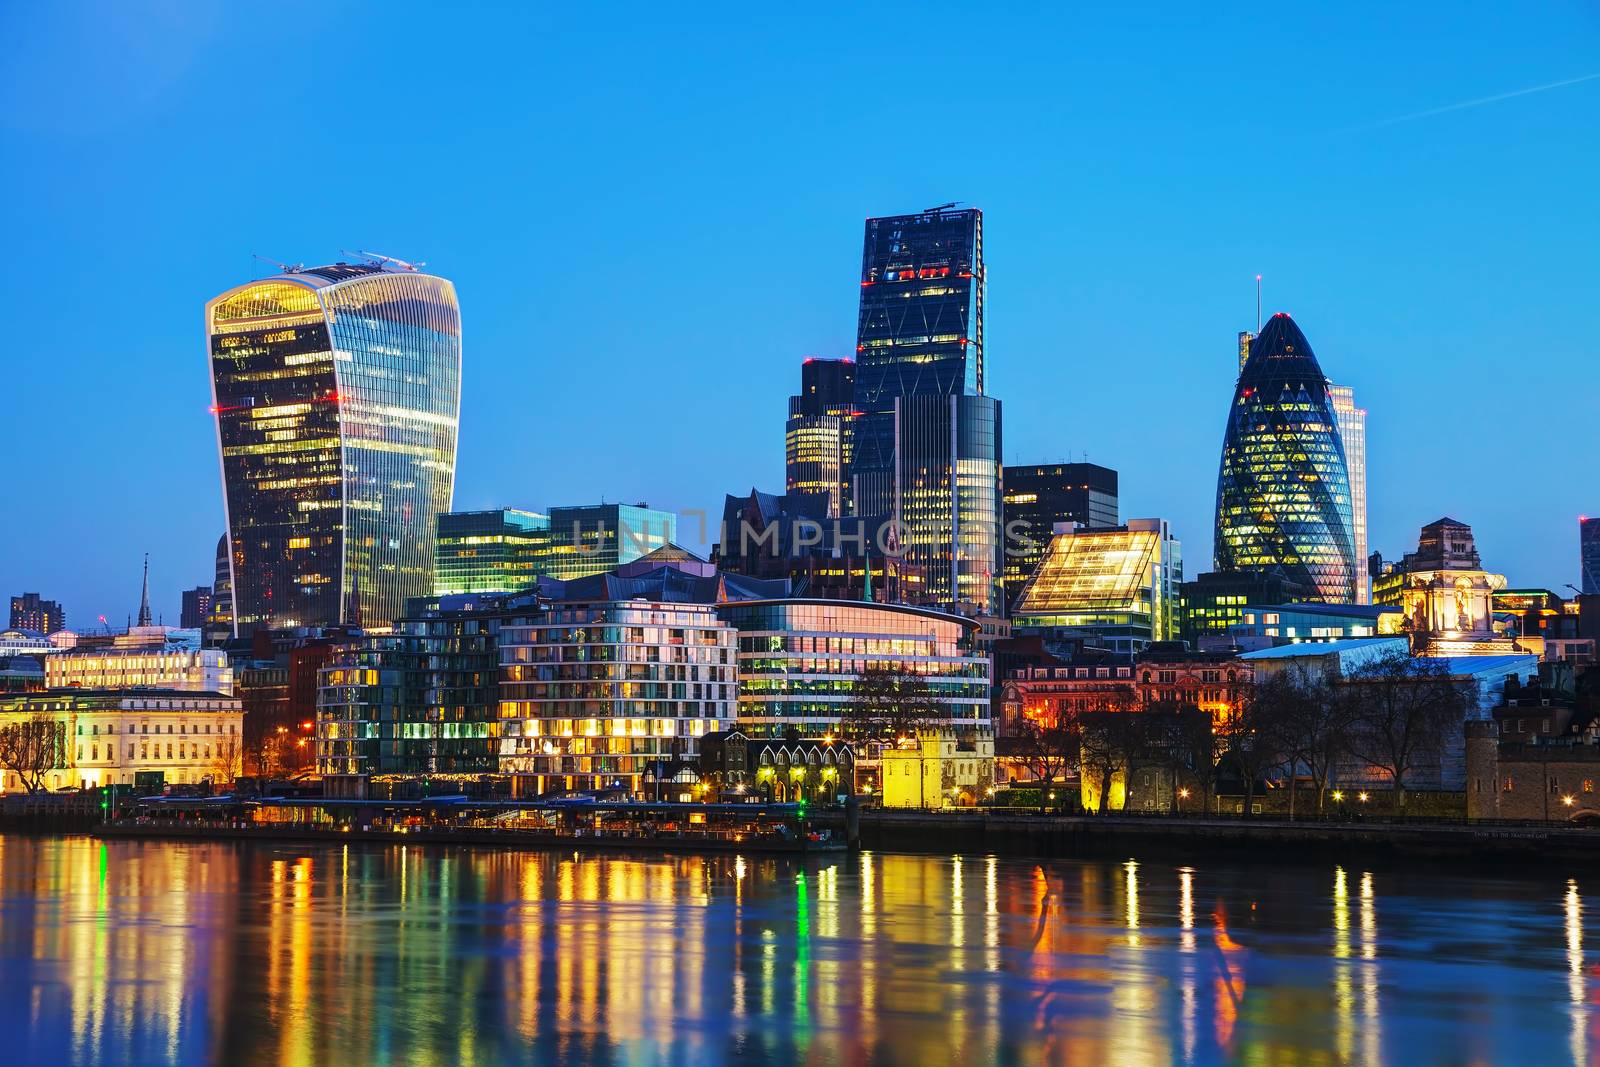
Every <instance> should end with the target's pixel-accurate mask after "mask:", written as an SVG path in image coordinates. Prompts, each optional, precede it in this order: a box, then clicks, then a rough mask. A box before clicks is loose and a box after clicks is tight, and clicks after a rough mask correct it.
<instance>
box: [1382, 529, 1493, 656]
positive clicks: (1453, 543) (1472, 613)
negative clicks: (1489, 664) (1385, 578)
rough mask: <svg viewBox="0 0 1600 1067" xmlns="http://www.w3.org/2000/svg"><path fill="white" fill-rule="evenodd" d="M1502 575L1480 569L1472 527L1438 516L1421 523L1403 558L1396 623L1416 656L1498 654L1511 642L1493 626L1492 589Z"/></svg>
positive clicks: (1481, 565) (1480, 564)
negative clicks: (1417, 536)
mask: <svg viewBox="0 0 1600 1067" xmlns="http://www.w3.org/2000/svg"><path fill="white" fill-rule="evenodd" d="M1505 586H1506V577H1505V575H1503V574H1490V573H1488V572H1487V571H1485V570H1484V569H1483V564H1482V561H1481V559H1480V558H1479V556H1478V546H1477V542H1476V540H1475V539H1474V538H1473V536H1472V527H1470V526H1468V525H1467V524H1466V523H1464V522H1457V521H1456V520H1455V519H1451V518H1442V519H1436V520H1435V521H1433V522H1430V523H1429V524H1428V525H1426V526H1424V527H1423V528H1422V535H1421V537H1420V539H1419V540H1418V542H1417V550H1416V552H1414V553H1409V554H1407V556H1406V558H1405V570H1404V577H1403V578H1402V580H1401V587H1400V608H1401V610H1402V611H1403V612H1404V613H1405V614H1404V619H1403V621H1402V623H1401V628H1402V629H1403V630H1404V631H1405V632H1406V633H1408V634H1410V636H1411V646H1412V651H1413V652H1414V653H1415V654H1416V655H1419V656H1440V657H1453V656H1503V655H1509V654H1511V653H1514V652H1516V651H1517V647H1516V642H1514V641H1512V640H1511V639H1509V638H1505V637H1502V636H1500V634H1499V633H1497V632H1496V630H1495V627H1494V593H1495V592H1496V591H1497V590H1500V589H1504V588H1505Z"/></svg>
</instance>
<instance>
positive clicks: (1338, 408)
mask: <svg viewBox="0 0 1600 1067" xmlns="http://www.w3.org/2000/svg"><path fill="white" fill-rule="evenodd" d="M1328 397H1329V399H1330V400H1332V401H1333V414H1334V418H1336V419H1337V420H1338V421H1339V440H1340V442H1341V443H1343V445H1344V462H1345V470H1346V472H1347V473H1348V474H1349V476H1350V513H1351V526H1350V530H1351V536H1352V538H1353V539H1354V541H1355V546H1356V557H1355V558H1356V568H1355V570H1356V603H1357V604H1369V603H1371V602H1372V597H1371V595H1370V591H1369V590H1370V584H1369V581H1368V578H1367V410H1366V409H1365V408H1358V407H1356V395H1355V390H1354V389H1351V388H1350V387H1349V386H1348V385H1334V384H1333V383H1332V382H1329V383H1328Z"/></svg>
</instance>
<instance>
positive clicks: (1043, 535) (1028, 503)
mask: <svg viewBox="0 0 1600 1067" xmlns="http://www.w3.org/2000/svg"><path fill="white" fill-rule="evenodd" d="M1117 514H1118V513H1117V472H1116V471H1114V470H1112V469H1111V468H1110V467H1102V466H1100V465H1099V464H1098V463H1043V464H1038V465H1029V466H1018V467H1007V468H1005V520H1006V521H1005V528H1006V531H1007V533H1006V540H1005V545H1004V548H1005V583H1006V599H1007V600H1009V601H1010V602H1011V605H1012V606H1013V607H1015V606H1016V601H1017V598H1018V597H1019V596H1020V595H1021V593H1022V586H1023V585H1024V584H1025V583H1026V582H1027V580H1028V579H1029V578H1031V577H1032V576H1033V572H1034V571H1035V570H1036V569H1037V568H1038V566H1039V561H1040V560H1042V559H1044V553H1045V549H1047V548H1048V547H1049V546H1050V538H1051V537H1053V536H1054V535H1055V528H1056V524H1057V523H1063V522H1076V523H1079V524H1080V525H1083V526H1088V527H1106V526H1115V525H1117V522H1118V518H1117Z"/></svg>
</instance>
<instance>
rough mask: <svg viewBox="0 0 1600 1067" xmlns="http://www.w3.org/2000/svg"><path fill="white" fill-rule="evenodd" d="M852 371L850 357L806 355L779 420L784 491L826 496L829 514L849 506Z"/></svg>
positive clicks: (844, 511)
mask: <svg viewBox="0 0 1600 1067" xmlns="http://www.w3.org/2000/svg"><path fill="white" fill-rule="evenodd" d="M855 374H856V365H855V361H854V360H849V359H814V358H813V359H807V360H806V361H805V362H804V363H802V364H801V366H800V392H799V393H798V394H796V395H794V396H791V397H790V398H789V419H788V421H787V422H786V423H785V424H784V433H783V451H784V489H785V491H786V492H790V493H815V494H820V495H823V496H826V497H827V498H828V516H829V517H830V518H838V517H839V516H841V515H843V514H845V513H846V512H847V511H848V510H849V491H850V487H849V482H848V480H847V479H846V472H847V471H848V470H849V469H850V454H851V436H852V435H851V430H852V428H853V424H854V418H853V412H854V404H855Z"/></svg>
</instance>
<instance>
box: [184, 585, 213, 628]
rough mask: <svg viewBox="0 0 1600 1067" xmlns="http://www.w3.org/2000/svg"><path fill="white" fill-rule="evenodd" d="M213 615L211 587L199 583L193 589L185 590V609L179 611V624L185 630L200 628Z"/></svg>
mask: <svg viewBox="0 0 1600 1067" xmlns="http://www.w3.org/2000/svg"><path fill="white" fill-rule="evenodd" d="M210 617H211V587H210V586H209V585H197V586H195V587H194V588H193V589H185V590H184V591H183V609H182V610H181V611H180V612H179V616H178V625H179V626H181V627H183V628H184V629H185V630H198V629H200V628H201V627H203V626H204V625H205V624H206V620H207V619H209V618H210Z"/></svg>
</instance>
